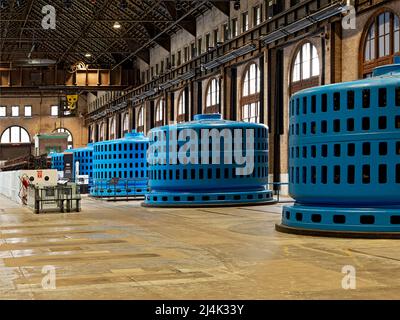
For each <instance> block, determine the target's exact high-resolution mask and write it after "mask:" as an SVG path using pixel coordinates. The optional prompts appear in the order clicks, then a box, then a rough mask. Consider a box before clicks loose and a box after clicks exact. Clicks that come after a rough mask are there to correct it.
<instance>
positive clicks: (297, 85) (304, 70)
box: [290, 42, 320, 93]
mask: <svg viewBox="0 0 400 320" xmlns="http://www.w3.org/2000/svg"><path fill="white" fill-rule="evenodd" d="M319 75H320V62H319V57H318V51H317V48H316V47H315V46H314V45H313V44H312V43H311V42H307V43H304V44H303V45H302V46H301V47H300V48H299V49H298V51H297V53H296V55H295V59H294V64H293V68H292V74H291V86H290V88H291V93H295V92H297V91H299V90H302V89H305V88H310V87H315V86H317V85H319Z"/></svg>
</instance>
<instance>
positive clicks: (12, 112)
mask: <svg viewBox="0 0 400 320" xmlns="http://www.w3.org/2000/svg"><path fill="white" fill-rule="evenodd" d="M19 109H20V106H19V105H12V106H11V117H12V118H18V117H19V116H20V110H19ZM14 110H16V113H14Z"/></svg>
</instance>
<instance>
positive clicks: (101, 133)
mask: <svg viewBox="0 0 400 320" xmlns="http://www.w3.org/2000/svg"><path fill="white" fill-rule="evenodd" d="M104 140H106V124H105V123H104V122H102V123H100V124H99V141H104Z"/></svg>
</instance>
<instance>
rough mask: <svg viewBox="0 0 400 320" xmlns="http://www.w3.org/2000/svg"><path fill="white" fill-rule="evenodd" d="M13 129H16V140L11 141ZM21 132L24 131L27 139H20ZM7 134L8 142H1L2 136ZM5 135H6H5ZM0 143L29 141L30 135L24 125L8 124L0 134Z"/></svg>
mask: <svg viewBox="0 0 400 320" xmlns="http://www.w3.org/2000/svg"><path fill="white" fill-rule="evenodd" d="M13 129H18V136H19V138H18V141H13V139H12V138H13V136H12V132H13ZM22 133H25V134H26V135H27V137H28V141H22ZM5 134H7V136H8V142H3V136H4V135H5ZM7 136H6V137H7ZM0 143H1V144H22V143H31V136H30V134H29V132H28V130H26V129H25V128H24V127H21V126H18V125H15V126H10V127H7V128H5V129H4V131H3V132H2V133H1V135H0Z"/></svg>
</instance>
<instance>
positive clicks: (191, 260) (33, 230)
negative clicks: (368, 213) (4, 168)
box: [0, 197, 400, 299]
mask: <svg viewBox="0 0 400 320" xmlns="http://www.w3.org/2000/svg"><path fill="white" fill-rule="evenodd" d="M82 205H83V211H82V212H80V213H69V214H40V215H35V214H33V213H32V212H31V211H30V210H29V209H26V208H21V207H19V206H18V205H16V204H14V203H13V202H11V201H9V200H7V199H5V198H3V197H0V298H2V299H322V298H324V299H326V298H327V299H331V298H333V299H336V298H339V299H342V298H343V299H347V298H361V299H364V298H365V299H366V298H368V299H369V298H374V299H375V298H376V299H381V298H382V299H384V298H386V299H391V298H397V299H398V298H400V277H399V274H400V246H399V243H400V242H399V241H400V240H361V239H360V240H350V239H331V238H318V237H305V236H295V235H288V234H281V233H278V232H276V231H275V230H274V225H275V223H277V222H279V220H280V211H281V205H272V206H257V207H238V208H236V207H235V208H207V209H196V208H190V209H155V208H143V207H141V206H140V204H139V202H115V203H114V202H103V201H99V200H92V199H89V198H85V199H84V201H83V203H82ZM344 266H351V268H354V270H355V272H356V274H355V278H352V279H353V280H354V281H355V282H347V281H343V278H344V277H345V276H346V274H344V273H342V268H343V267H344ZM49 268H50V269H49ZM52 268H54V269H52ZM48 270H55V271H54V272H53V273H49V271H48ZM52 274H55V278H54V279H53V278H51V279H53V280H55V282H47V280H48V279H49V278H46V277H49V275H52ZM43 283H44V284H45V285H43ZM48 283H51V284H54V285H55V287H54V286H50V288H49V287H48V286H47V285H46V284H48ZM343 283H344V284H345V287H346V284H349V283H352V284H355V285H356V288H355V289H348V290H345V289H343Z"/></svg>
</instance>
